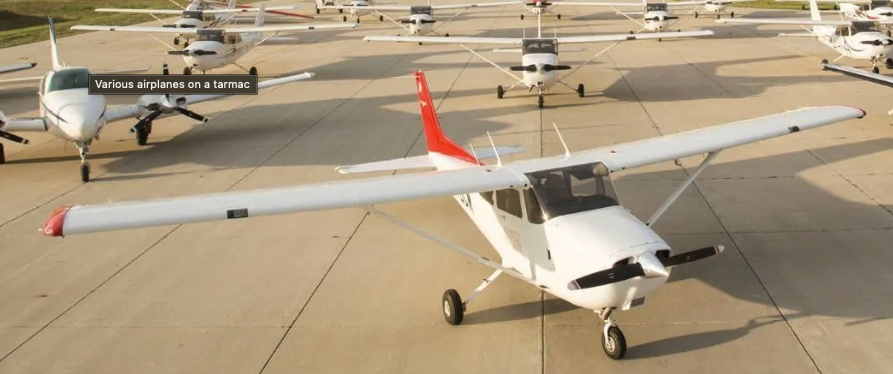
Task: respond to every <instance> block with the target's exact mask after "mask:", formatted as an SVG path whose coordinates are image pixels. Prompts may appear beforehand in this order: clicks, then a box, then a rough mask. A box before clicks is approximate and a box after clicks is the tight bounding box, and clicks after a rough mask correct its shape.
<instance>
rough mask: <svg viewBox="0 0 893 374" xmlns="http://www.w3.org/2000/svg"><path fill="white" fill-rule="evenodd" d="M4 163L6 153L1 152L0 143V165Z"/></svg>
mask: <svg viewBox="0 0 893 374" xmlns="http://www.w3.org/2000/svg"><path fill="white" fill-rule="evenodd" d="M5 163H6V151H4V150H3V143H0V165H2V164H5Z"/></svg>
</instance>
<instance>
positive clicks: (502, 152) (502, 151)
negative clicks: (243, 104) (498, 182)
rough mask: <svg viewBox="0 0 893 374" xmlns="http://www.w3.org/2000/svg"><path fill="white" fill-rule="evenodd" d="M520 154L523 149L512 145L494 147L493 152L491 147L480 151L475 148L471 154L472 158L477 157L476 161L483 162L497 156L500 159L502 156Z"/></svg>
mask: <svg viewBox="0 0 893 374" xmlns="http://www.w3.org/2000/svg"><path fill="white" fill-rule="evenodd" d="M471 151H472V150H471V149H469V152H471ZM521 152H524V147H522V146H520V145H513V146H507V147H505V146H498V147H496V151H495V152H494V151H493V147H487V148H481V149H477V148H476V149H474V152H473V153H474V157H477V159H478V160H484V159H488V158H494V157H496V156H497V155H499V156H500V157H502V156H508V155H513V154H516V153H521Z"/></svg>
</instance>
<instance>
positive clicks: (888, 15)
mask: <svg viewBox="0 0 893 374" xmlns="http://www.w3.org/2000/svg"><path fill="white" fill-rule="evenodd" d="M878 15H879V16H884V17H893V12H885V13H878Z"/></svg>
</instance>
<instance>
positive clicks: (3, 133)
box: [0, 123, 30, 144]
mask: <svg viewBox="0 0 893 374" xmlns="http://www.w3.org/2000/svg"><path fill="white" fill-rule="evenodd" d="M2 125H3V123H0V126H2ZM0 138H3V139H7V140H9V141H11V142H16V143H20V144H28V143H30V141H29V140H28V139H25V138H23V137H21V136H18V135H16V134H12V133H8V132H6V131H3V130H0Z"/></svg>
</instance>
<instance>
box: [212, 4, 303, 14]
mask: <svg viewBox="0 0 893 374" xmlns="http://www.w3.org/2000/svg"><path fill="white" fill-rule="evenodd" d="M295 9H298V6H297V5H284V6H268V7H265V8H264V10H265V11H267V12H269V11H274V10H277V11H278V10H295ZM259 11H260V8H235V9H206V10H203V11H202V13H206V14H228V13H249V12H253V13H256V12H259Z"/></svg>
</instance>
